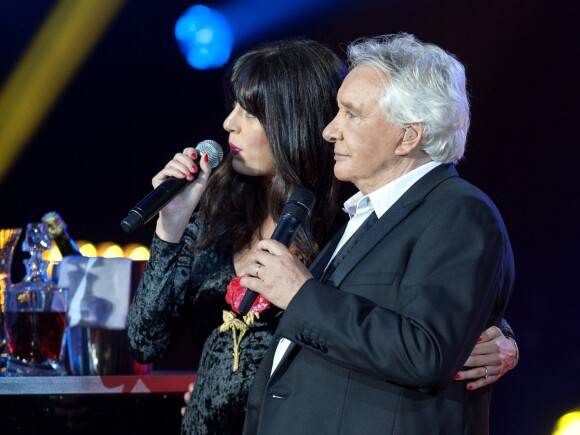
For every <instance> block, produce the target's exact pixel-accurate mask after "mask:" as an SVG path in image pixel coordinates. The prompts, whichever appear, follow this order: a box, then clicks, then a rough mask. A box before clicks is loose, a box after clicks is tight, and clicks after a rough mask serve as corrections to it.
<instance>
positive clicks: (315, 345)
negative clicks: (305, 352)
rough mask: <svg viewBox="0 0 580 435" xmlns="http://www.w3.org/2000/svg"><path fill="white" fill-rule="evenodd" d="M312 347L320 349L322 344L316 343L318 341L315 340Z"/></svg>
mask: <svg viewBox="0 0 580 435" xmlns="http://www.w3.org/2000/svg"><path fill="white" fill-rule="evenodd" d="M312 347H313V348H314V349H316V350H320V344H318V343H316V342H313V343H312Z"/></svg>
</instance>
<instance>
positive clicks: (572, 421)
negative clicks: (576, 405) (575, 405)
mask: <svg viewBox="0 0 580 435" xmlns="http://www.w3.org/2000/svg"><path fill="white" fill-rule="evenodd" d="M578 433H580V411H572V412H569V413H567V414H565V415H563V416H562V417H561V418H560V419H559V420H558V422H557V423H556V428H555V429H554V432H552V435H574V434H578Z"/></svg>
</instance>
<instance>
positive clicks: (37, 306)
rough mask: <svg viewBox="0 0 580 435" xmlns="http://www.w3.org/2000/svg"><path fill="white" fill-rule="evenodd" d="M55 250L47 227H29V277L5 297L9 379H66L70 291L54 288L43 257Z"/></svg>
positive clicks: (26, 244) (26, 239) (26, 240)
mask: <svg viewBox="0 0 580 435" xmlns="http://www.w3.org/2000/svg"><path fill="white" fill-rule="evenodd" d="M50 247H51V240H50V237H49V235H48V229H47V226H46V224H44V223H39V224H28V226H27V229H26V235H25V237H24V242H23V244H22V250H23V251H25V252H28V253H30V258H29V259H27V260H24V264H25V266H26V276H25V277H24V279H23V280H22V281H21V282H19V283H16V284H12V285H11V286H9V287H8V288H7V289H6V291H5V294H4V330H5V333H6V346H7V350H8V355H7V363H6V375H7V376H20V375H31V376H42V375H65V374H66V370H65V367H64V363H63V349H64V348H63V337H64V333H65V329H66V310H67V302H68V301H67V290H66V289H64V288H59V287H58V286H57V285H55V284H53V283H52V282H51V281H50V279H49V277H48V275H47V267H48V264H49V262H48V261H45V260H43V259H42V253H43V252H44V251H46V250H48V249H50Z"/></svg>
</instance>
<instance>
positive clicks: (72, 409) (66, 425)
mask: <svg viewBox="0 0 580 435" xmlns="http://www.w3.org/2000/svg"><path fill="white" fill-rule="evenodd" d="M194 380H195V373H193V372H171V373H155V372H153V373H152V374H148V375H130V376H62V377H51V376H47V377H2V378H0V433H1V434H2V435H5V434H6V435H8V434H53V433H55V434H78V433H82V434H83V435H87V434H99V435H116V434H123V435H130V434H163V435H164V434H179V431H180V425H181V414H180V408H181V407H182V406H183V404H184V402H183V393H184V392H185V391H186V390H187V387H188V385H189V384H190V383H191V382H193V381H194Z"/></svg>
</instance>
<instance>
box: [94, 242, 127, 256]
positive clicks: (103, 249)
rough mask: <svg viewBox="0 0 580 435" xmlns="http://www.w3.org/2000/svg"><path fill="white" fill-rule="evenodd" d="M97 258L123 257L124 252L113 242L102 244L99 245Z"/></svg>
mask: <svg viewBox="0 0 580 435" xmlns="http://www.w3.org/2000/svg"><path fill="white" fill-rule="evenodd" d="M97 256H99V257H105V258H118V257H123V250H122V249H121V247H120V246H119V245H117V244H116V243H113V242H102V243H99V244H98V245H97Z"/></svg>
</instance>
